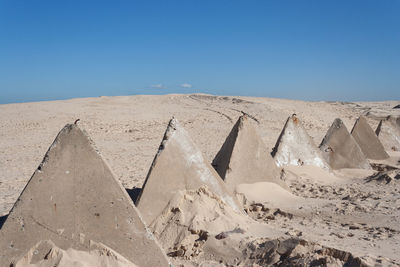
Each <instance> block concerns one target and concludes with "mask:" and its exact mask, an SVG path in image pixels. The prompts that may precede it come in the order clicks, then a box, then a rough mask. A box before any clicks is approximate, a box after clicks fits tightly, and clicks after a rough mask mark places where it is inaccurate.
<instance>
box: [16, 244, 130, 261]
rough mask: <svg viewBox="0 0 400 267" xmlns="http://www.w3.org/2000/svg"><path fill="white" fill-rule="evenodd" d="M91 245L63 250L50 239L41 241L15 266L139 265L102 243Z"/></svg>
mask: <svg viewBox="0 0 400 267" xmlns="http://www.w3.org/2000/svg"><path fill="white" fill-rule="evenodd" d="M89 245H90V249H89V251H79V250H75V249H71V248H69V249H67V250H63V249H61V248H59V247H57V246H56V245H55V244H54V243H53V242H52V241H50V240H44V241H40V242H39V243H38V244H36V245H35V246H34V247H32V248H31V249H30V250H29V251H28V253H27V254H26V255H25V256H24V257H23V258H21V259H20V260H19V261H18V262H17V263H16V264H15V267H71V266H76V267H85V266H86V267H89V266H96V267H97V266H99V267H105V266H107V267H137V265H136V264H133V263H132V262H130V261H128V260H127V259H126V258H124V257H123V256H121V255H120V254H119V253H118V252H116V251H114V250H112V249H110V248H109V247H107V246H105V245H103V244H101V243H96V242H91V243H90V244H89ZM31 262H35V263H34V264H31Z"/></svg>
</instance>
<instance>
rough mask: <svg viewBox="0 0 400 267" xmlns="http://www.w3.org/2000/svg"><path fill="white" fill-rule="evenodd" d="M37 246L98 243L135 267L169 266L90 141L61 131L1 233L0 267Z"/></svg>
mask: <svg viewBox="0 0 400 267" xmlns="http://www.w3.org/2000/svg"><path fill="white" fill-rule="evenodd" d="M41 240H51V241H52V242H54V244H55V245H57V247H59V248H61V249H64V250H66V249H69V248H71V249H76V250H81V251H88V250H89V249H90V244H91V242H99V243H102V244H104V245H105V246H107V247H109V248H111V249H112V250H115V251H117V252H118V253H120V254H121V255H122V256H123V257H125V258H126V259H128V260H130V261H132V262H135V263H136V264H138V265H139V266H168V264H169V263H168V260H167V258H166V256H165V254H164V252H163V250H162V249H161V248H160V246H159V245H158V243H157V242H156V241H155V240H154V237H153V236H152V235H151V234H150V232H149V231H148V229H147V228H146V227H145V225H144V223H143V221H142V220H141V218H140V216H139V213H138V210H137V209H136V208H135V206H134V204H133V202H132V200H131V199H130V197H129V195H128V194H127V192H126V191H125V189H124V188H123V187H122V186H121V185H120V183H119V182H118V181H117V180H116V179H115V178H114V176H113V174H112V172H111V170H110V169H109V167H108V166H107V164H106V163H105V162H104V161H103V159H102V157H101V156H100V154H99V153H98V152H97V150H96V149H95V148H94V146H93V143H92V141H91V140H90V138H89V137H88V136H87V135H86V133H85V132H84V131H82V130H81V129H79V127H78V126H76V125H71V124H70V125H66V126H65V127H64V128H63V129H62V130H61V131H60V133H59V134H58V136H57V137H56V139H55V141H54V142H53V144H52V145H51V146H50V148H49V150H48V151H47V153H46V155H45V157H44V159H43V161H42V163H41V164H40V166H39V167H38V169H37V170H36V171H35V172H34V174H33V175H32V177H31V179H30V180H29V182H28V183H27V185H26V186H25V188H24V190H23V191H22V193H21V195H20V196H19V198H18V200H17V201H16V203H15V204H14V207H13V208H12V210H11V212H10V214H9V216H8V218H7V220H6V221H5V223H4V225H3V227H2V229H1V230H0V266H9V265H10V263H11V262H12V261H15V262H16V261H17V260H18V259H19V258H20V257H22V256H23V255H25V254H26V253H27V252H28V251H29V249H30V248H31V247H33V246H35V245H36V244H37V243H39V242H40V241H41Z"/></svg>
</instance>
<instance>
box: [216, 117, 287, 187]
mask: <svg viewBox="0 0 400 267" xmlns="http://www.w3.org/2000/svg"><path fill="white" fill-rule="evenodd" d="M212 165H213V166H214V168H215V170H216V171H217V172H218V174H219V175H220V176H221V177H222V179H223V180H224V181H225V183H226V185H227V187H228V189H229V190H230V191H231V192H233V191H234V190H235V187H236V185H238V184H252V183H257V182H275V183H277V184H280V185H282V186H283V187H286V185H285V184H284V182H283V181H282V180H280V169H279V168H278V167H277V166H276V163H275V162H274V160H273V158H272V157H271V155H270V153H269V151H268V149H267V147H266V146H265V144H264V142H263V141H262V139H261V137H260V136H259V135H258V133H257V131H256V129H255V128H254V127H253V125H252V122H251V119H250V118H249V117H248V116H246V115H243V116H241V117H239V119H238V120H237V122H236V124H235V125H234V126H233V128H232V130H231V132H230V133H229V135H228V137H227V138H226V140H225V142H224V144H223V145H222V147H221V149H220V150H219V152H218V153H217V155H216V156H215V158H214V160H213V162H212Z"/></svg>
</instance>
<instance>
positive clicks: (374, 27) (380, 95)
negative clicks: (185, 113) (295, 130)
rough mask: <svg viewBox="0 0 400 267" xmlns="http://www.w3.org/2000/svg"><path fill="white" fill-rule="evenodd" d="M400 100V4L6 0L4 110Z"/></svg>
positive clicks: (0, 80) (1, 14)
mask: <svg viewBox="0 0 400 267" xmlns="http://www.w3.org/2000/svg"><path fill="white" fill-rule="evenodd" d="M191 92H204V93H211V94H218V95H253V96H267V97H281V98H292V99H304V100H345V101H355V100H387V99H394V100H400V0H384V1H378V0H374V1H370V0H360V1H350V0H346V1H345V0H343V1H340V0H335V1H333V0H332V1H328V0H326V1H325V0H324V1H322V0H315V1H299V0H296V1H285V0H279V1H278V0H276V1H267V0H265V1H252V0H246V1H232V0H230V1H222V0H221V1H219V0H213V1H198V0H196V1H194V0H193V1H191V0H182V1H169V0H168V1H166V0H164V1H151V0H148V1H144V0H143V1H128V0H127V1H92V2H90V1H71V0H68V1H40V0H37V1H32V0H25V1H23V0H0V103H10V102H25V101H38V100H50V99H65V98H72V97H86V96H100V95H130V94H164V93H191Z"/></svg>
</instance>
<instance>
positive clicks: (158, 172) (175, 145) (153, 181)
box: [137, 119, 241, 224]
mask: <svg viewBox="0 0 400 267" xmlns="http://www.w3.org/2000/svg"><path fill="white" fill-rule="evenodd" d="M204 185H206V186H207V187H208V188H209V189H210V190H211V191H213V192H214V193H215V194H216V195H218V196H219V197H220V198H221V200H222V201H224V202H225V203H226V204H228V205H230V206H231V207H232V208H234V209H235V210H237V211H238V212H241V207H240V205H239V203H238V201H237V200H236V198H235V197H234V196H233V195H232V194H231V193H229V191H228V189H227V188H226V186H225V184H224V183H223V181H222V179H221V178H220V177H219V176H218V174H217V172H216V171H215V170H214V169H213V168H212V166H211V165H210V164H209V163H208V162H207V161H206V160H205V159H204V158H203V155H202V153H201V152H200V150H199V149H198V148H197V147H196V145H195V144H194V143H193V141H192V140H191V139H190V137H189V135H188V134H187V132H186V131H185V130H184V129H183V128H182V127H181V126H180V124H179V122H178V121H177V120H176V119H172V120H171V121H170V122H169V124H168V127H167V130H166V131H165V134H164V138H163V140H162V142H161V145H160V148H159V150H158V152H157V154H156V156H155V158H154V160H153V164H152V166H151V168H150V170H149V173H148V174H147V178H146V181H145V182H144V185H143V189H142V191H141V193H140V195H139V197H138V200H137V207H138V209H139V211H140V213H141V214H142V216H143V218H144V220H145V222H146V223H148V224H151V223H152V222H153V220H154V219H155V218H156V217H157V216H158V215H160V214H161V212H162V211H163V210H164V208H165V207H166V206H167V204H168V202H169V201H170V200H171V198H172V197H173V196H174V195H175V194H176V193H177V192H178V191H180V190H197V189H198V188H200V187H201V186H204Z"/></svg>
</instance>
